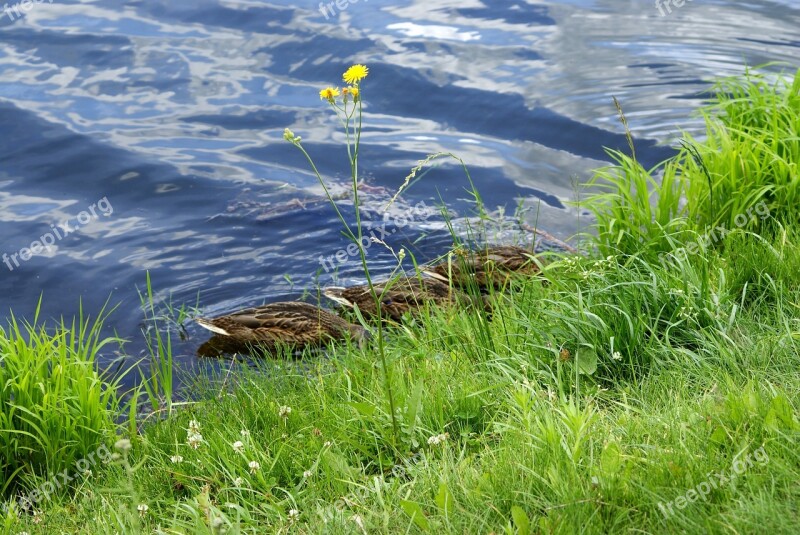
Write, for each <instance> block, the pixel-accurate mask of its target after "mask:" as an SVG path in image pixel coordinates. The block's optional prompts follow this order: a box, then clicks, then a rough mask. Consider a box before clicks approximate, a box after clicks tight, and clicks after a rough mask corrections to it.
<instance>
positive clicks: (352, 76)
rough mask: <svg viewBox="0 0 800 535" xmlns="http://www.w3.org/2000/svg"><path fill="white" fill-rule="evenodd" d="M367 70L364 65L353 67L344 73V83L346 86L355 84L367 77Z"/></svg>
mask: <svg viewBox="0 0 800 535" xmlns="http://www.w3.org/2000/svg"><path fill="white" fill-rule="evenodd" d="M368 74H369V69H367V67H366V66H365V65H353V66H352V67H350V68H349V69H347V70H346V71H345V72H344V76H342V78H344V81H345V82H347V83H348V84H357V83H358V82H360V81H361V80H363V79H364V78H366V77H367V75H368Z"/></svg>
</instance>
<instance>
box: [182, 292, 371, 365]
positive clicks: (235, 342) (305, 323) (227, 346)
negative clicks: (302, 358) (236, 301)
mask: <svg viewBox="0 0 800 535" xmlns="http://www.w3.org/2000/svg"><path fill="white" fill-rule="evenodd" d="M195 321H197V323H198V324H199V325H200V326H201V327H205V328H206V329H208V330H209V331H211V332H213V333H214V334H215V335H216V336H214V337H213V338H212V339H211V340H209V341H208V342H207V343H206V344H204V347H205V348H206V349H207V350H210V351H217V352H218V353H219V352H226V353H233V352H249V351H250V350H251V349H253V348H257V349H259V350H262V351H264V352H268V353H274V352H275V351H276V350H277V348H278V347H279V346H291V347H292V348H293V349H295V350H298V351H300V350H302V349H304V348H305V347H311V346H319V345H322V344H324V343H326V342H329V341H332V340H344V339H345V338H347V337H348V336H350V337H351V338H352V339H353V340H356V341H358V342H359V343H360V342H361V341H362V340H364V339H365V338H366V337H367V332H366V330H365V329H364V328H363V327H361V326H359V325H353V324H352V323H349V322H347V321H345V320H344V319H342V318H340V317H339V316H336V315H334V314H332V313H331V312H328V311H327V310H323V309H321V308H319V307H316V306H314V305H309V304H308V303H302V302H299V301H288V302H282V303H272V304H269V305H264V306H261V307H255V308H248V309H245V310H240V311H239V312H234V313H233V314H228V315H226V316H220V317H218V318H214V319H206V318H197V319H196V320H195ZM209 344H210V345H209Z"/></svg>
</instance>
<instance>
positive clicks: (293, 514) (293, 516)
mask: <svg viewBox="0 0 800 535" xmlns="http://www.w3.org/2000/svg"><path fill="white" fill-rule="evenodd" d="M298 518H300V511H298V510H297V509H289V521H290V522H295V521H296V520H297V519H298Z"/></svg>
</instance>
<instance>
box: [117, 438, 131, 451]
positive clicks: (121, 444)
mask: <svg viewBox="0 0 800 535" xmlns="http://www.w3.org/2000/svg"><path fill="white" fill-rule="evenodd" d="M131 447H132V446H131V441H130V440H128V439H127V438H121V439H119V440H117V441H116V442H115V443H114V449H118V450H119V451H121V452H122V453H127V452H129V451H131Z"/></svg>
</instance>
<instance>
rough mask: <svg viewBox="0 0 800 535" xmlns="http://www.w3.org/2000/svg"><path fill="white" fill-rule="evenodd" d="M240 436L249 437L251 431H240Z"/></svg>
mask: <svg viewBox="0 0 800 535" xmlns="http://www.w3.org/2000/svg"><path fill="white" fill-rule="evenodd" d="M239 434H240V435H242V437H249V436H250V431H248V430H247V429H242V430H241V431H239Z"/></svg>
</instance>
